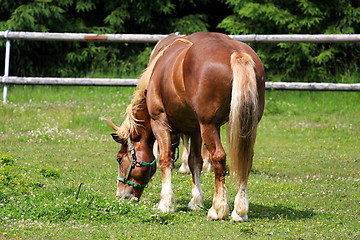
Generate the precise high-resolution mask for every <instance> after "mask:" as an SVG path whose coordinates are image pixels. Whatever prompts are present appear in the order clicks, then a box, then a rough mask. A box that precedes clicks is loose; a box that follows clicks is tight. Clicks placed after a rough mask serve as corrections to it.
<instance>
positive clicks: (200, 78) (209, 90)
mask: <svg viewBox="0 0 360 240" xmlns="http://www.w3.org/2000/svg"><path fill="white" fill-rule="evenodd" d="M264 92H265V72H264V67H263V64H262V63H261V60H260V59H259V57H258V56H257V55H256V53H255V52H254V51H253V50H252V49H251V48H250V47H249V46H247V45H246V44H244V43H242V42H238V41H235V40H232V39H231V38H230V37H228V36H226V35H224V34H220V33H205V32H201V33H194V34H192V35H189V36H185V37H179V36H176V35H174V34H173V35H169V36H168V37H166V38H164V39H163V40H161V41H160V42H159V43H158V44H157V45H156V47H155V49H154V51H153V53H152V55H151V59H150V61H149V65H148V68H147V69H146V71H145V72H144V74H143V75H142V77H141V79H140V81H139V84H138V87H137V90H136V91H135V93H134V96H133V100H132V103H131V104H130V105H129V107H128V108H127V118H126V119H125V121H124V122H123V123H122V125H121V126H120V127H117V126H115V125H114V124H113V123H112V122H111V121H109V124H110V126H111V127H112V128H113V129H114V130H115V131H116V133H112V136H113V138H114V140H115V141H117V142H120V143H121V148H120V151H119V153H118V155H117V160H118V162H119V171H118V180H119V181H118V188H117V196H121V197H128V198H132V199H134V200H139V198H140V196H141V194H142V192H143V190H144V187H145V186H146V184H147V183H148V182H149V181H150V179H151V176H152V175H153V174H154V173H155V170H156V164H154V163H155V161H156V160H155V158H154V155H153V152H152V148H153V144H154V141H155V139H156V140H157V141H158V144H159V149H160V157H159V162H160V168H161V173H162V189H161V199H160V203H159V205H158V208H159V210H160V211H161V212H173V211H174V193H173V190H172V183H171V173H172V171H171V170H172V166H173V164H172V142H171V137H172V136H173V135H175V134H178V133H184V134H186V135H188V136H190V138H191V145H190V154H189V158H188V163H189V167H190V171H191V174H192V199H191V200H190V203H189V204H188V207H189V208H190V209H192V210H198V209H201V208H203V191H202V189H201V184H200V173H201V170H202V165H203V160H202V157H201V146H202V142H204V144H205V146H206V148H207V150H208V152H209V154H210V159H211V164H212V168H213V170H214V174H215V180H214V197H213V201H212V206H211V208H210V209H209V211H208V214H207V218H208V219H210V220H216V219H224V218H226V217H227V216H228V215H229V205H228V197H227V189H226V186H225V175H226V168H225V167H226V153H225V151H224V148H223V146H222V144H221V141H220V127H221V126H222V125H223V124H225V123H226V122H228V137H229V159H230V176H231V178H232V179H233V180H234V181H235V182H236V183H237V184H238V192H237V194H236V197H235V201H234V210H233V212H232V214H231V218H232V221H246V220H247V218H248V216H247V214H248V209H249V202H248V198H247V194H246V186H247V182H248V177H249V173H250V170H251V166H252V158H253V154H254V143H255V138H256V128H257V124H258V122H259V121H260V119H261V117H262V113H263V109H264Z"/></svg>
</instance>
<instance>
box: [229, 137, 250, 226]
mask: <svg viewBox="0 0 360 240" xmlns="http://www.w3.org/2000/svg"><path fill="white" fill-rule="evenodd" d="M250 145H251V146H250V149H249V151H250V159H249V161H247V162H246V161H244V163H243V167H242V168H241V172H240V186H239V189H238V192H237V194H236V196H235V201H234V210H233V212H232V213H231V221H234V222H244V221H247V220H248V215H247V214H248V212H249V200H248V197H247V194H246V185H247V182H248V179H249V175H250V170H251V166H252V158H253V155H254V145H253V143H252V144H250Z"/></svg>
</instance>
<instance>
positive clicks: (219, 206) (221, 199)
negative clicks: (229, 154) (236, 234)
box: [200, 125, 229, 220]
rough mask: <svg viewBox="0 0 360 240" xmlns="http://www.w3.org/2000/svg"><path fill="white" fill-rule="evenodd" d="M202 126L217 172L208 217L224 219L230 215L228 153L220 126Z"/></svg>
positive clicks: (203, 135) (204, 138)
mask: <svg viewBox="0 0 360 240" xmlns="http://www.w3.org/2000/svg"><path fill="white" fill-rule="evenodd" d="M200 128H201V136H202V139H203V141H204V143H205V145H206V147H207V149H208V151H209V154H210V159H211V164H212V167H213V170H214V174H215V181H214V198H213V202H212V206H211V208H210V210H209V211H208V215H207V218H208V219H209V220H218V219H224V218H226V217H227V216H228V215H229V205H228V197H227V189H226V186H225V173H226V169H225V165H226V154H225V151H224V148H223V146H222V145H221V141H220V128H219V127H216V126H212V125H200Z"/></svg>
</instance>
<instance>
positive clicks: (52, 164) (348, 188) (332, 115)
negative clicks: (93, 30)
mask: <svg viewBox="0 0 360 240" xmlns="http://www.w3.org/2000/svg"><path fill="white" fill-rule="evenodd" d="M133 91H134V88H129V87H128V88H126V87H55V86H11V87H10V89H9V96H8V99H9V102H8V104H6V105H0V189H1V191H0V239H74V240H75V239H189V238H191V239H241V238H244V239H359V238H360V231H359V221H360V207H359V206H360V204H359V203H360V177H359V176H360V163H359V162H360V138H359V136H360V107H359V103H360V93H359V92H299V91H267V92H266V107H265V113H264V116H263V119H262V121H261V123H260V125H259V128H258V137H257V143H256V148H255V157H254V164H253V170H252V174H251V177H250V182H249V186H248V195H249V199H250V213H249V221H248V222H245V223H232V222H230V218H229V219H226V220H223V221H207V220H206V213H207V210H208V209H209V208H210V206H211V201H212V196H213V173H212V172H209V173H203V174H202V177H201V179H202V184H203V190H204V192H205V198H204V200H205V207H204V209H203V210H200V211H189V210H188V209H187V203H188V202H189V201H190V199H191V177H190V175H183V174H179V173H178V172H177V168H178V167H179V165H180V162H179V161H178V162H176V163H175V169H174V170H173V187H174V192H175V195H176V205H175V213H174V214H162V213H159V212H158V211H157V209H156V204H157V203H158V201H159V197H160V189H161V179H160V174H159V172H157V173H156V174H155V176H154V177H153V179H152V181H151V183H150V184H149V186H148V187H147V189H145V192H144V194H143V196H142V199H141V201H140V202H132V201H129V200H122V201H119V200H118V199H116V198H115V188H116V177H117V162H116V159H115V158H116V153H117V151H118V149H119V146H118V144H117V143H115V142H114V141H113V140H112V138H111V136H110V133H111V132H112V130H111V129H110V128H109V127H108V126H107V124H106V122H105V121H103V119H104V118H108V117H113V121H114V122H115V123H116V124H120V123H121V122H122V120H123V115H122V114H123V112H124V111H125V108H126V107H127V105H128V104H129V103H130V101H131V97H132V93H133ZM222 130H223V131H222V139H223V142H224V143H225V147H227V143H226V136H225V132H226V131H225V129H222ZM227 187H228V193H229V199H230V206H231V207H232V205H233V199H234V197H235V193H236V191H235V187H234V186H232V184H231V183H230V181H229V180H228V181H227Z"/></svg>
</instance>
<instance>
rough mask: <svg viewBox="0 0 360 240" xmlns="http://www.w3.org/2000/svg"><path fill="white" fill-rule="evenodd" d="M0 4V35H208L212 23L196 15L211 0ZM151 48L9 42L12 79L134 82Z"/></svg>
mask: <svg viewBox="0 0 360 240" xmlns="http://www.w3.org/2000/svg"><path fill="white" fill-rule="evenodd" d="M2 2H4V4H0V12H1V15H0V30H1V31H5V30H11V31H34V32H85V33H157V34H158V33H163V34H167V33H171V32H177V31H180V32H182V33H184V34H188V33H192V32H195V31H207V30H209V24H208V22H207V21H208V20H209V21H210V22H213V19H214V17H208V16H207V15H206V13H199V12H198V11H197V10H196V9H197V8H200V9H202V8H204V7H205V6H207V4H208V3H210V2H211V1H209V0H197V1H193V0H182V1H178V2H176V3H175V2H173V1H170V0H166V1H163V0H156V1H134V0H121V1H119V0H117V1H99V0H87V1H84V0H32V1H13V0H11V1H10V0H7V1H2ZM208 6H211V5H208ZM223 6H224V5H223ZM224 8H225V6H224ZM205 10H206V9H205ZM205 10H204V11H205ZM194 13H195V14H194ZM215 18H216V17H215ZM217 23H218V21H216V22H214V24H213V25H214V26H216V24H217ZM4 46H5V41H1V42H0V56H4ZM152 47H153V44H107V43H79V42H38V41H36V42H32V41H12V48H11V64H10V65H11V69H10V75H16V76H62V77H64V76H67V77H69V76H71V77H81V76H99V75H101V76H102V77H104V75H105V77H106V76H110V77H121V76H122V77H128V76H130V77H138V75H139V74H140V73H141V72H142V71H143V69H144V68H145V67H146V64H147V62H148V59H149V55H150V53H151V49H152ZM0 59H1V61H2V60H3V58H0Z"/></svg>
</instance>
